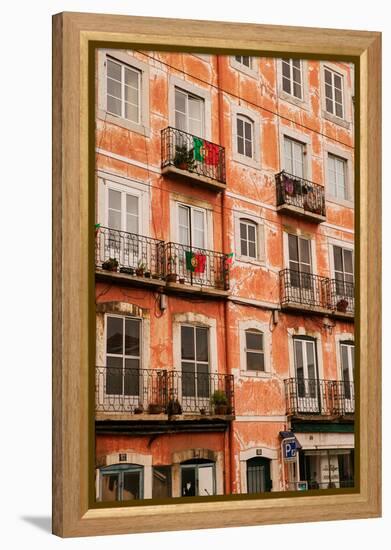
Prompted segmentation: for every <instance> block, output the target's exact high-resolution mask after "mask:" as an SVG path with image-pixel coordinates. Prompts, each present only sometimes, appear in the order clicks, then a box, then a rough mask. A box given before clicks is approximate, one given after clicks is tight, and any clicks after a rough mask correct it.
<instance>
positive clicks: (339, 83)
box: [334, 73, 342, 91]
mask: <svg viewBox="0 0 391 550" xmlns="http://www.w3.org/2000/svg"><path fill="white" fill-rule="evenodd" d="M334 86H335V88H336V91H337V90H342V77H341V76H340V75H339V74H336V73H334Z"/></svg>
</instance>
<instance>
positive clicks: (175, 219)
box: [169, 193, 214, 250]
mask: <svg viewBox="0 0 391 550" xmlns="http://www.w3.org/2000/svg"><path fill="white" fill-rule="evenodd" d="M179 204H182V205H183V206H188V207H190V208H195V209H198V210H203V211H204V212H205V222H206V225H205V249H208V250H214V246H213V244H214V243H213V209H212V206H211V205H210V204H209V203H207V202H205V201H202V200H197V199H190V198H189V197H188V196H183V195H180V194H178V193H172V194H171V197H170V239H169V240H170V241H172V242H174V243H179V208H178V205H179Z"/></svg>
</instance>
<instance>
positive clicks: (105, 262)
mask: <svg viewBox="0 0 391 550" xmlns="http://www.w3.org/2000/svg"><path fill="white" fill-rule="evenodd" d="M95 268H96V273H97V274H98V275H99V276H100V277H101V278H108V277H110V278H115V279H118V281H121V282H123V281H128V280H129V279H132V281H134V282H136V284H148V285H153V286H158V287H159V286H164V284H165V283H164V242H163V241H160V240H158V239H153V238H151V237H145V236H144V235H137V234H136V233H127V232H126V231H119V230H118V229H111V228H108V227H99V229H97V231H96V237H95Z"/></svg>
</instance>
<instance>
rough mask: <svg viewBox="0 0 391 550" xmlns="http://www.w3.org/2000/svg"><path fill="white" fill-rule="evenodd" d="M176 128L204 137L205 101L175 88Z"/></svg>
mask: <svg viewBox="0 0 391 550" xmlns="http://www.w3.org/2000/svg"><path fill="white" fill-rule="evenodd" d="M175 128H177V129H178V130H182V131H184V132H188V133H189V134H193V135H195V136H199V137H204V100H203V99H202V98H200V97H197V96H195V95H193V94H191V93H189V92H185V91H184V90H181V89H180V88H175Z"/></svg>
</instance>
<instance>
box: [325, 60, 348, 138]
mask: <svg viewBox="0 0 391 550" xmlns="http://www.w3.org/2000/svg"><path fill="white" fill-rule="evenodd" d="M325 69H326V70H329V71H331V72H332V73H337V74H338V75H340V76H341V77H342V104H343V115H342V117H339V116H336V115H335V114H333V113H330V112H328V110H327V109H326V81H325ZM347 82H348V72H347V70H346V69H345V68H344V67H343V66H342V65H339V64H336V63H331V62H329V61H327V62H321V63H320V87H321V92H320V96H321V104H322V116H323V118H325V119H326V120H329V121H330V122H333V123H334V124H338V125H340V126H343V127H344V128H346V129H350V128H351V123H352V100H351V99H352V98H351V96H350V95H349V92H348V86H347Z"/></svg>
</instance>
